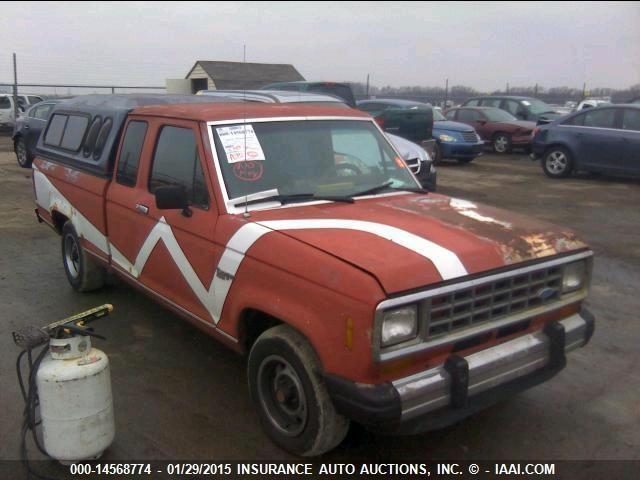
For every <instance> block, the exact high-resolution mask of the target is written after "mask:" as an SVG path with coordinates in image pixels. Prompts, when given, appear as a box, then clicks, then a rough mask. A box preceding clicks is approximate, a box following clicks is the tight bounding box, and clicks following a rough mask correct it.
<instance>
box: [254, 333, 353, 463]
mask: <svg viewBox="0 0 640 480" xmlns="http://www.w3.org/2000/svg"><path fill="white" fill-rule="evenodd" d="M320 371H321V370H320V362H319V360H318V358H317V356H316V354H315V352H314V351H313V348H312V347H311V345H310V344H309V342H308V341H307V340H306V339H305V338H304V337H303V336H302V335H301V334H300V333H298V332H297V331H295V330H294V329H292V328H291V327H289V326H287V325H278V326H277V327H273V328H271V329H269V330H267V331H266V332H264V333H263V334H262V335H260V337H258V339H257V340H256V342H255V343H254V345H253V347H252V348H251V352H250V354H249V362H248V380H249V391H250V393H251V398H252V400H253V402H254V404H255V406H256V408H257V410H258V415H259V417H260V421H261V423H262V426H263V428H264V429H265V431H266V433H267V435H269V437H270V438H271V440H273V441H274V442H275V443H276V444H277V445H278V446H280V447H281V448H283V449H285V450H287V451H289V452H291V453H294V454H296V455H301V456H304V457H313V456H317V455H322V454H323V453H325V452H328V451H329V450H332V449H333V448H335V447H336V446H338V444H340V442H342V440H343V439H344V437H345V436H346V435H347V432H348V430H349V420H348V419H347V418H345V417H343V416H342V415H340V414H338V413H337V412H336V410H335V407H334V406H333V403H332V402H331V398H330V397H329V394H328V393H327V389H326V387H325V385H324V381H323V379H322V377H321V375H320Z"/></svg>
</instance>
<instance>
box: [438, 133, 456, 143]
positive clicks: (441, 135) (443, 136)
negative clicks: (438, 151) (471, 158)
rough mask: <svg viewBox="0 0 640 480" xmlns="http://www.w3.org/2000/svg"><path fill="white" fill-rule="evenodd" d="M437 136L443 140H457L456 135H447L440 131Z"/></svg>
mask: <svg viewBox="0 0 640 480" xmlns="http://www.w3.org/2000/svg"><path fill="white" fill-rule="evenodd" d="M438 138H439V139H440V140H442V141H443V142H457V141H458V139H457V138H456V137H452V136H451V135H447V134H446V133H442V134H440V135H438Z"/></svg>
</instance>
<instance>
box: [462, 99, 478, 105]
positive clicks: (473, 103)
mask: <svg viewBox="0 0 640 480" xmlns="http://www.w3.org/2000/svg"><path fill="white" fill-rule="evenodd" d="M464 105H465V107H477V106H478V105H480V99H479V98H472V99H471V100H469V101H468V102H467V103H465V104H464Z"/></svg>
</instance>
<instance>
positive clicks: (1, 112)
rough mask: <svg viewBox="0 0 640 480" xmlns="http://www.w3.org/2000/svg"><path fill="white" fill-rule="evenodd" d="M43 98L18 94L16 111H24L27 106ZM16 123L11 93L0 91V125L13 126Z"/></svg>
mask: <svg viewBox="0 0 640 480" xmlns="http://www.w3.org/2000/svg"><path fill="white" fill-rule="evenodd" d="M42 100H44V99H43V98H42V97H39V96H38V95H18V112H24V111H25V110H26V109H27V107H29V106H31V105H34V104H36V103H38V102H41V101H42ZM15 123H16V119H15V118H14V113H13V95H12V94H10V93H0V127H13V125H14V124H15Z"/></svg>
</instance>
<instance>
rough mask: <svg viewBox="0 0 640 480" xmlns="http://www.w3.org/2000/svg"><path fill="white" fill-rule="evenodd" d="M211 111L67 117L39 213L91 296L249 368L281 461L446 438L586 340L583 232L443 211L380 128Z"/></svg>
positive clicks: (162, 107)
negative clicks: (147, 309)
mask: <svg viewBox="0 0 640 480" xmlns="http://www.w3.org/2000/svg"><path fill="white" fill-rule="evenodd" d="M197 98H198V97H184V98H182V97H170V96H156V97H148V96H133V97H129V96H87V97H79V98H77V99H72V100H67V101H64V102H61V103H59V104H57V105H56V106H55V109H54V111H53V112H52V114H51V116H50V119H49V121H48V124H47V126H46V128H45V130H44V132H43V134H42V136H41V138H40V140H39V143H38V148H37V153H36V158H35V161H34V162H33V169H34V172H33V181H34V188H35V196H36V202H37V210H36V213H37V216H38V219H39V220H40V221H42V222H45V223H47V224H48V225H50V226H51V227H53V228H54V229H55V230H56V231H57V232H59V233H60V234H61V237H62V261H63V264H64V268H65V270H66V274H67V277H68V279H69V282H70V283H71V285H72V286H73V287H74V288H75V289H76V290H79V291H88V290H93V289H97V288H99V287H101V286H102V284H103V281H104V274H105V272H106V271H111V272H113V273H115V274H117V275H119V276H120V277H121V278H122V279H124V280H125V281H127V282H129V283H130V284H131V285H133V286H134V287H138V288H139V289H140V290H142V291H143V292H144V293H146V294H148V295H150V296H152V297H153V298H155V299H157V300H158V301H159V302H161V303H162V304H164V305H166V306H167V307H168V308H169V309H171V310H173V311H174V312H176V313H177V314H178V315H180V316H182V317H184V318H185V319H186V320H188V321H190V322H192V323H193V324H194V325H196V326H198V327H200V328H201V329H202V330H204V331H205V332H207V333H208V334H210V335H212V336H214V337H215V338H217V339H219V340H220V341H222V342H223V343H225V344H226V345H228V346H229V347H231V348H233V349H235V350H237V351H238V352H246V353H248V383H249V390H250V394H251V397H252V399H253V400H254V403H255V407H256V409H257V412H258V414H259V417H260V419H261V423H262V425H263V426H264V428H265V430H266V432H267V433H268V435H269V436H270V437H271V439H272V440H273V441H274V442H276V443H277V444H278V445H280V446H281V447H283V448H284V449H286V450H288V451H290V452H293V453H296V454H299V455H305V456H312V455H319V454H322V453H323V452H326V451H328V450H330V449H332V448H334V447H335V446H336V445H338V444H339V443H340V442H341V440H342V439H343V438H344V436H345V435H346V432H347V429H348V427H349V423H350V421H355V422H359V423H361V424H363V425H365V426H367V427H368V428H370V429H373V430H377V431H382V432H389V433H412V432H420V431H425V430H428V429H433V428H440V427H442V426H445V425H448V424H451V423H453V422H456V421H458V420H460V419H461V418H463V417H465V416H467V415H470V414H471V413H473V412H475V411H477V410H479V409H481V408H484V407H486V406H487V405H489V404H491V403H493V402H496V401H498V400H499V399H501V398H503V397H505V396H509V395H513V394H515V393H516V392H518V391H521V390H523V389H526V388H529V387H531V386H533V385H535V384H537V383H539V382H542V381H544V380H546V379H548V378H550V377H551V376H553V375H554V374H556V373H557V372H558V371H560V370H561V369H562V368H563V367H564V365H565V363H566V358H565V353H566V352H569V351H571V350H573V349H575V348H578V347H581V346H583V345H585V344H586V343H587V342H588V341H589V339H590V337H591V335H592V333H593V331H594V318H593V316H592V315H591V314H590V313H589V312H588V311H587V310H586V309H585V308H584V307H583V306H582V301H583V300H584V298H585V297H586V294H587V290H588V286H589V281H590V275H591V265H592V252H591V251H590V250H589V249H588V247H587V246H586V245H585V244H584V243H583V242H582V241H580V240H579V239H578V238H576V236H575V235H574V234H573V233H572V232H570V231H568V230H566V229H564V228H559V227H555V226H552V225H549V224H546V223H543V222H539V221H534V220H531V219H528V218H526V217H523V216H520V215H516V214H512V213H508V212H505V211H503V210H499V209H496V208H491V207H485V206H481V205H478V204H476V203H472V202H469V201H466V200H461V199H456V198H449V197H446V196H443V195H436V194H433V193H426V192H425V191H423V190H421V189H420V186H419V184H418V182H417V181H416V179H415V177H414V176H413V175H412V174H411V172H410V170H409V169H408V168H407V167H406V165H405V164H404V162H403V161H402V160H401V159H400V158H399V155H398V153H397V152H396V151H395V150H394V148H393V146H392V145H391V144H390V143H389V142H388V140H387V139H386V137H385V136H384V135H383V133H382V131H381V130H380V128H379V127H378V126H377V125H376V123H375V122H374V121H373V119H372V118H371V117H370V116H368V115H367V114H365V113H361V112H358V111H355V110H350V109H344V108H335V107H329V106H311V105H304V104H291V105H287V104H246V103H234V102H216V103H211V102H210V101H207V100H206V99H202V97H200V100H204V101H205V102H206V103H203V102H201V101H197V100H196V99H197ZM212 381H215V379H212Z"/></svg>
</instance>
